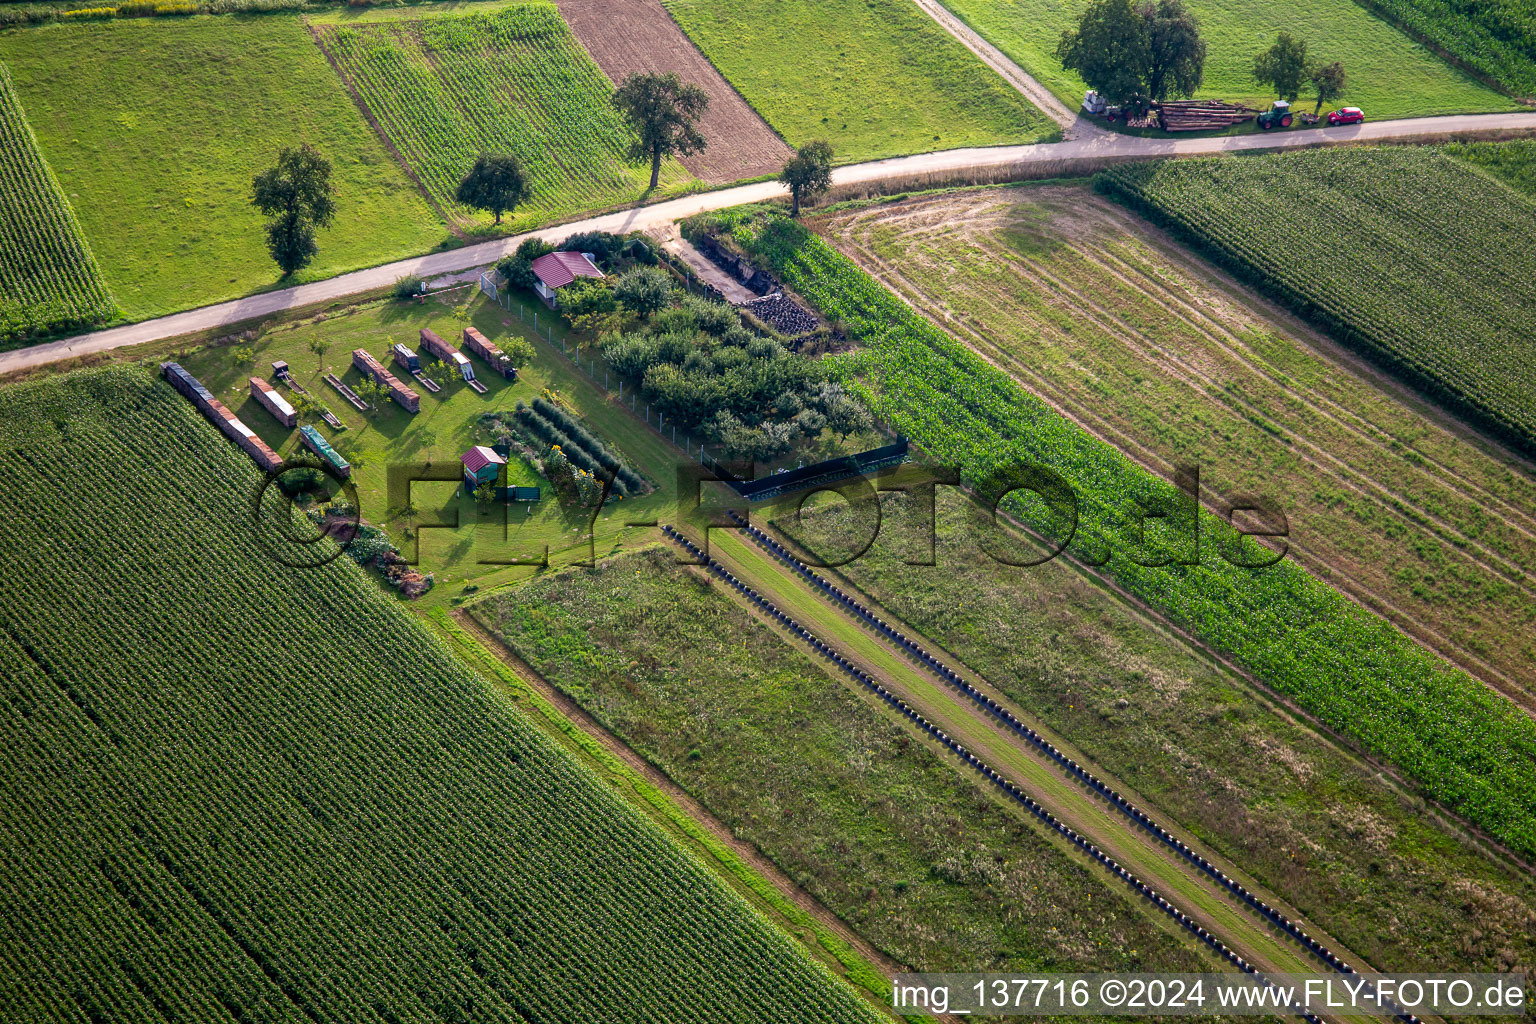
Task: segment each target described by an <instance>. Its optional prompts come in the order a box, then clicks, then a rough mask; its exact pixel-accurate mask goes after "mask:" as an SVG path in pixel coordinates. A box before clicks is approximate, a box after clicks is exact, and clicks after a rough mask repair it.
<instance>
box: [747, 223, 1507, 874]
mask: <svg viewBox="0 0 1536 1024" xmlns="http://www.w3.org/2000/svg"><path fill="white" fill-rule="evenodd" d="M722 219H724V220H726V221H727V222H730V221H731V220H734V223H733V224H730V225H729V226H731V227H732V229H733V231H734V233H735V235H736V237H737V238H738V239H739V240H741V241H743V243H744V244H746V245H747V246H748V247H749V248H750V249H751V251H752V253H753V255H755V256H756V257H757V258H758V259H760V260H762V261H764V262H765V263H766V264H768V265H769V266H771V267H772V268H773V269H774V270H775V271H776V272H778V273H779V274H780V275H782V276H783V278H784V280H785V282H786V283H787V284H789V285H790V286H791V287H793V288H794V289H795V290H796V291H797V292H798V293H799V294H800V295H801V296H802V297H804V298H806V299H808V300H809V301H811V302H812V303H814V304H815V305H816V306H817V307H818V308H819V309H820V311H821V312H822V314H823V315H824V316H826V317H828V318H834V319H841V320H842V321H843V322H844V323H845V324H846V325H847V326H848V329H849V330H850V332H851V333H852V335H853V336H854V337H855V338H857V339H858V340H859V342H860V343H861V349H860V350H859V351H857V352H855V353H853V354H851V355H850V356H849V357H847V358H845V359H844V360H843V361H842V363H841V365H842V368H843V370H844V372H845V374H846V375H847V376H848V378H849V383H850V385H851V386H852V387H853V388H854V390H856V391H857V392H858V393H859V394H860V396H861V397H862V398H863V399H864V400H865V401H866V402H867V403H868V405H869V406H870V408H871V409H872V410H874V411H875V412H876V413H877V414H878V415H879V416H881V417H882V418H883V419H884V420H885V421H886V422H887V423H889V424H890V425H891V426H892V427H894V428H895V429H896V430H898V431H899V432H901V433H903V434H905V435H907V436H908V437H910V438H911V439H912V440H913V441H914V442H915V443H916V444H919V445H921V446H922V447H923V448H924V449H926V450H927V452H928V453H929V454H930V455H931V456H932V457H933V458H934V459H936V460H937V461H939V462H941V463H943V464H947V465H954V466H959V467H960V468H961V471H962V478H963V480H964V481H965V482H967V483H970V484H975V483H977V482H978V481H981V480H983V479H985V478H986V477H988V476H989V475H990V474H992V473H994V472H996V471H999V470H1001V469H1003V468H1005V467H1007V466H1009V465H1012V464H1015V463H1016V462H1019V461H1023V462H1027V463H1032V464H1036V465H1041V466H1045V467H1048V468H1049V469H1051V470H1054V471H1055V472H1057V473H1059V474H1060V475H1061V476H1062V477H1064V478H1065V479H1066V481H1067V482H1068V483H1069V484H1070V485H1071V487H1072V488H1073V490H1074V492H1075V494H1076V499H1077V503H1078V527H1077V531H1076V535H1075V539H1074V540H1073V541H1072V544H1071V546H1070V548H1069V549H1068V550H1069V554H1071V555H1073V556H1075V557H1079V558H1082V559H1085V560H1087V561H1089V562H1093V563H1097V562H1099V561H1100V560H1102V559H1105V558H1107V559H1108V561H1107V564H1106V565H1105V569H1104V571H1106V572H1107V573H1109V574H1110V575H1111V576H1112V577H1113V579H1115V580H1116V581H1117V582H1118V583H1119V584H1120V585H1121V586H1122V587H1124V588H1125V589H1126V590H1128V591H1129V592H1131V593H1132V594H1134V595H1136V596H1137V597H1139V598H1141V599H1142V600H1144V601H1146V602H1147V603H1148V604H1149V605H1151V606H1152V607H1154V608H1156V609H1158V610H1159V611H1161V612H1162V613H1164V614H1165V615H1167V616H1168V617H1169V618H1170V619H1171V620H1172V621H1174V622H1176V623H1177V624H1179V625H1180V626H1182V627H1184V628H1185V629H1187V630H1189V631H1190V632H1191V633H1192V634H1194V635H1195V636H1197V637H1199V638H1200V639H1201V640H1203V641H1204V642H1206V643H1208V644H1210V645H1211V646H1212V647H1214V648H1215V649H1217V650H1219V651H1223V652H1225V653H1227V654H1228V655H1230V656H1231V657H1232V658H1233V659H1234V660H1236V661H1237V662H1238V663H1240V664H1242V665H1243V666H1244V667H1245V668H1247V669H1248V670H1249V671H1250V672H1252V673H1253V674H1254V675H1255V676H1256V677H1257V678H1259V679H1261V680H1263V681H1264V682H1265V683H1267V684H1268V685H1270V686H1271V687H1273V688H1275V689H1276V690H1278V691H1280V692H1282V693H1284V694H1286V695H1287V696H1289V697H1290V698H1291V699H1293V700H1295V701H1297V702H1298V703H1299V704H1301V705H1302V706H1303V707H1305V708H1306V709H1307V710H1308V711H1310V712H1311V713H1313V714H1314V715H1316V716H1317V717H1318V718H1319V719H1320V720H1321V721H1322V722H1324V723H1325V724H1326V725H1328V726H1329V727H1330V728H1332V729H1334V730H1336V731H1337V732H1338V733H1340V734H1343V735H1346V736H1349V737H1352V738H1354V739H1355V740H1356V741H1357V742H1359V743H1360V744H1361V745H1362V746H1363V747H1364V748H1365V749H1367V750H1368V751H1370V752H1372V753H1373V754H1376V755H1378V756H1381V757H1383V758H1385V759H1387V760H1390V761H1392V762H1395V763H1396V764H1397V765H1398V766H1399V767H1400V768H1401V769H1402V770H1403V771H1404V772H1405V773H1406V774H1407V775H1408V776H1410V777H1411V778H1413V779H1415V780H1416V781H1417V782H1418V783H1419V784H1420V785H1421V786H1422V787H1423V789H1424V791H1425V792H1426V793H1428V794H1429V795H1431V796H1433V797H1434V798H1435V799H1437V800H1440V801H1442V802H1443V803H1444V804H1446V805H1447V806H1449V807H1451V808H1452V809H1454V810H1455V811H1457V812H1458V813H1460V814H1462V815H1464V816H1466V817H1467V818H1469V819H1470V820H1472V821H1473V822H1475V823H1476V824H1478V825H1479V826H1481V827H1482V828H1484V829H1485V830H1487V831H1488V832H1489V833H1491V834H1492V835H1494V836H1497V837H1498V838H1499V839H1501V840H1502V841H1504V842H1505V843H1507V844H1508V845H1509V846H1511V847H1512V848H1513V849H1515V850H1517V851H1520V852H1522V853H1524V854H1526V855H1531V854H1533V853H1536V723H1533V722H1532V721H1531V720H1530V719H1528V718H1526V717H1525V716H1523V715H1521V714H1519V713H1518V712H1517V711H1516V710H1515V709H1514V708H1512V707H1511V706H1509V705H1508V704H1507V703H1505V702H1504V701H1503V700H1501V699H1500V698H1498V697H1496V696H1494V695H1493V694H1491V693H1489V692H1488V691H1487V690H1486V689H1485V688H1484V687H1482V686H1481V685H1480V684H1478V683H1477V682H1476V681H1475V680H1473V679H1472V678H1470V677H1469V676H1467V675H1466V674H1465V673H1463V672H1460V671H1458V670H1455V669H1453V668H1451V667H1450V666H1448V665H1446V664H1444V663H1443V662H1441V661H1439V660H1438V659H1436V658H1434V657H1433V656H1431V655H1430V654H1429V653H1428V652H1426V651H1425V650H1423V649H1422V648H1420V647H1419V646H1417V645H1416V644H1414V643H1413V642H1412V641H1411V640H1410V639H1408V638H1407V637H1405V636H1404V635H1403V634H1401V633H1400V632H1398V631H1397V630H1396V629H1394V628H1393V627H1392V626H1391V625H1390V624H1388V623H1387V622H1385V621H1383V620H1382V619H1380V618H1378V617H1377V616H1375V615H1372V614H1370V613H1369V612H1366V611H1365V610H1363V609H1361V608H1360V607H1358V606H1357V605H1355V604H1353V603H1351V602H1350V601H1349V600H1347V599H1346V598H1344V597H1343V596H1342V595H1341V594H1339V593H1338V592H1336V591H1334V590H1333V589H1331V588H1330V587H1328V586H1326V585H1325V584H1323V583H1321V582H1319V581H1318V580H1316V579H1314V578H1312V577H1311V576H1309V575H1308V574H1307V573H1306V572H1305V571H1304V570H1302V569H1301V568H1299V567H1298V566H1297V565H1296V564H1295V563H1294V562H1292V561H1290V560H1282V561H1280V562H1279V563H1278V564H1275V565H1273V566H1270V567H1269V568H1265V569H1261V570H1258V569H1245V568H1241V567H1239V566H1237V565H1234V564H1232V563H1230V562H1228V561H1227V560H1225V559H1223V558H1220V557H1216V553H1215V552H1214V551H1213V550H1212V548H1213V547H1215V543H1216V540H1215V539H1216V538H1222V537H1225V536H1227V534H1228V531H1227V530H1226V527H1225V525H1224V524H1223V523H1221V521H1219V520H1217V519H1216V518H1215V517H1213V516H1210V515H1207V514H1205V513H1201V520H1200V536H1201V537H1202V538H1203V539H1205V544H1204V546H1203V548H1202V550H1201V558H1200V560H1199V562H1198V563H1197V564H1193V565H1182V564H1172V565H1168V566H1161V567H1151V566H1147V565H1143V564H1141V563H1140V562H1139V561H1137V560H1136V559H1135V558H1134V557H1133V556H1134V553H1135V552H1137V551H1138V550H1140V548H1141V542H1140V533H1141V530H1140V523H1139V521H1138V518H1137V516H1136V515H1135V508H1136V506H1137V504H1138V503H1139V504H1142V505H1145V506H1146V507H1156V506H1157V505H1159V504H1164V505H1166V503H1168V502H1169V501H1172V500H1174V496H1173V489H1172V487H1171V485H1170V484H1169V483H1168V482H1167V481H1163V480H1160V479H1158V478H1156V477H1154V476H1152V475H1151V474H1150V473H1148V472H1147V471H1146V470H1144V469H1142V468H1141V467H1139V466H1137V465H1136V464H1135V463H1134V462H1132V461H1131V460H1130V459H1129V458H1127V457H1126V456H1125V455H1123V454H1122V453H1120V452H1119V451H1117V450H1115V449H1114V448H1113V447H1111V446H1109V445H1107V444H1104V443H1103V442H1101V441H1099V440H1097V439H1095V438H1094V437H1092V436H1091V435H1089V434H1087V433H1086V432H1084V431H1083V430H1082V429H1080V428H1079V427H1077V426H1075V425H1074V424H1072V423H1071V422H1070V421H1068V420H1066V419H1065V418H1063V417H1062V416H1060V415H1058V414H1056V413H1055V412H1053V411H1052V410H1051V409H1050V408H1049V407H1047V406H1046V405H1045V404H1044V403H1042V402H1041V401H1039V400H1038V399H1037V398H1035V397H1034V396H1032V395H1030V394H1029V393H1028V392H1026V391H1025V390H1024V389H1022V388H1021V387H1020V386H1019V385H1018V384H1017V383H1015V382H1014V381H1013V380H1011V379H1010V378H1009V377H1008V376H1007V375H1006V374H1005V373H1003V372H1002V371H1000V370H998V369H996V368H995V367H992V366H990V365H989V364H987V363H986V362H985V361H984V360H982V359H980V358H979V357H978V356H976V355H975V354H974V353H972V352H970V351H969V350H968V349H966V348H965V347H964V346H963V345H961V344H959V343H957V342H956V341H955V340H954V339H952V338H950V337H949V336H948V335H947V334H945V333H944V332H943V331H942V330H940V329H939V328H938V327H936V326H934V325H933V324H932V323H930V322H929V321H927V320H925V319H924V318H922V317H921V316H919V315H918V314H916V313H914V312H913V311H912V310H911V309H910V308H908V307H907V306H906V305H904V304H903V303H902V302H901V301H900V300H898V299H897V298H896V297H895V296H893V295H892V294H890V293H889V292H888V291H886V290H885V289H884V288H883V287H881V286H880V285H879V284H878V283H876V282H875V281H874V280H872V279H871V278H870V277H868V276H867V275H866V274H864V273H863V272H862V271H860V270H859V269H858V268H857V267H856V266H855V265H854V264H853V263H852V262H851V261H850V260H848V259H847V258H846V257H844V256H843V255H841V254H840V253H838V252H837V251H836V250H834V249H832V248H831V247H830V246H828V245H827V244H826V243H825V242H824V241H822V240H821V239H819V238H817V237H816V236H815V235H813V234H811V233H810V232H808V231H806V230H805V229H804V228H802V227H800V226H799V225H796V224H794V223H793V222H790V221H787V220H785V219H783V218H779V217H776V216H772V215H761V214H758V213H755V212H753V211H751V210H750V209H749V210H747V211H743V212H738V213H736V214H732V215H727V216H726V217H725V218H722ZM1005 507H1006V508H1008V510H1009V511H1011V512H1012V513H1013V514H1015V515H1017V516H1019V517H1021V518H1023V519H1025V520H1026V521H1029V522H1031V523H1034V524H1037V525H1039V526H1040V527H1041V528H1042V529H1047V530H1049V529H1051V524H1050V523H1049V522H1047V521H1046V519H1045V518H1043V517H1041V516H1039V515H1036V510H1035V509H1034V508H1031V507H1028V506H1026V505H1025V504H1024V503H1023V502H1019V501H1014V500H1013V499H1009V501H1008V503H1007V504H1006V505H1005ZM1047 515H1048V513H1047ZM1143 560H1144V561H1145V560H1146V559H1143Z"/></svg>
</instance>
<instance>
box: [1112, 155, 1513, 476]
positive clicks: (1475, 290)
mask: <svg viewBox="0 0 1536 1024" xmlns="http://www.w3.org/2000/svg"><path fill="white" fill-rule="evenodd" d="M1094 184H1095V186H1096V187H1097V188H1098V189H1099V190H1100V191H1101V192H1104V193H1106V194H1108V195H1110V196H1112V197H1113V198H1115V199H1118V200H1120V201H1121V202H1123V203H1125V204H1127V205H1128V206H1131V207H1132V208H1134V209H1136V210H1138V211H1139V212H1141V213H1143V214H1145V215H1146V216H1148V217H1150V218H1151V219H1153V220H1154V221H1157V222H1158V223H1161V224H1163V225H1165V226H1167V227H1170V228H1172V229H1173V230H1175V231H1176V232H1177V233H1179V234H1180V235H1181V236H1183V237H1185V238H1187V239H1189V240H1191V241H1193V242H1194V243H1195V244H1196V245H1197V246H1198V247H1199V248H1201V249H1202V250H1203V251H1204V252H1205V253H1207V254H1208V255H1209V256H1210V257H1211V258H1212V259H1214V260H1215V261H1217V262H1218V263H1220V264H1222V265H1223V266H1225V267H1227V268H1228V269H1230V270H1232V271H1233V272H1234V273H1236V274H1237V275H1238V276H1240V277H1242V278H1244V279H1246V280H1248V281H1250V282H1252V283H1253V284H1254V285H1255V286H1257V287H1259V288H1261V289H1263V290H1264V291H1266V292H1267V293H1269V294H1271V295H1273V296H1276V297H1277V298H1279V299H1281V300H1282V301H1284V302H1285V303H1286V304H1288V305H1289V306H1291V307H1292V308H1293V309H1295V310H1296V311H1297V312H1298V313H1300V314H1301V315H1302V316H1305V317H1307V318H1308V319H1310V320H1312V321H1314V322H1315V323H1317V324H1318V325H1319V326H1321V327H1322V328H1323V329H1324V330H1326V331H1328V332H1329V333H1331V334H1333V335H1334V336H1335V337H1337V338H1338V339H1339V340H1340V341H1342V342H1344V343H1345V344H1347V345H1350V346H1351V347H1353V348H1355V349H1357V350H1359V351H1360V352H1361V353H1362V354H1364V355H1365V356H1367V357H1368V358H1370V359H1372V360H1373V361H1375V362H1376V363H1378V364H1380V365H1381V366H1383V367H1385V368H1387V369H1389V370H1391V371H1392V372H1394V373H1396V374H1398V375H1399V376H1401V377H1403V378H1405V379H1406V380H1408V381H1409V382H1410V383H1411V384H1413V385H1415V386H1416V387H1418V388H1420V389H1421V390H1423V391H1425V392H1427V393H1429V394H1430V395H1432V396H1434V397H1435V398H1437V399H1439V400H1440V401H1442V402H1445V403H1446V404H1448V405H1450V406H1452V407H1453V408H1454V409H1456V410H1457V411H1459V412H1461V413H1462V414H1463V415H1466V416H1467V417H1469V418H1471V419H1473V420H1475V421H1476V422H1477V423H1479V424H1480V425H1482V426H1484V427H1485V428H1487V429H1488V430H1490V431H1491V432H1493V433H1496V434H1497V435H1499V436H1500V437H1502V438H1504V439H1505V440H1508V441H1509V442H1510V443H1512V444H1514V445H1516V446H1517V447H1520V448H1523V449H1525V450H1527V451H1530V452H1536V247H1533V246H1532V245H1531V225H1532V223H1536V203H1533V202H1531V200H1529V199H1527V198H1526V197H1524V196H1522V195H1521V194H1519V193H1518V192H1516V191H1515V190H1514V189H1511V188H1508V187H1505V186H1504V185H1503V184H1501V183H1500V182H1498V181H1496V180H1494V179H1493V178H1492V177H1489V176H1488V175H1484V174H1479V173H1477V172H1476V171H1475V170H1473V169H1472V168H1471V167H1469V166H1467V165H1466V164H1464V163H1462V162H1461V161H1459V160H1455V159H1452V158H1451V157H1449V156H1447V155H1445V154H1443V153H1440V152H1437V151H1436V150H1434V149H1428V148H1423V147H1409V146H1395V147H1389V148H1379V149H1351V150H1340V151H1333V150H1329V151H1322V150H1311V151H1308V152H1304V153H1276V154H1265V155H1262V156H1252V157H1242V158H1231V157H1218V158H1215V159H1207V160H1190V161H1184V160H1167V161H1159V162H1157V163H1140V164H1129V165H1125V166H1122V167H1117V168H1113V169H1111V170H1108V171H1104V172H1102V173H1100V174H1099V175H1098V176H1096V177H1095V179H1094Z"/></svg>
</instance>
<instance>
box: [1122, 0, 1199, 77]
mask: <svg viewBox="0 0 1536 1024" xmlns="http://www.w3.org/2000/svg"><path fill="white" fill-rule="evenodd" d="M1136 13H1137V14H1138V15H1139V16H1140V18H1141V20H1142V23H1143V24H1144V25H1145V26H1146V31H1147V64H1146V83H1147V96H1148V97H1150V98H1152V99H1154V100H1157V101H1158V102H1162V101H1163V100H1165V99H1167V98H1168V95H1169V94H1170V93H1173V94H1175V95H1178V96H1191V95H1193V94H1194V91H1195V90H1196V89H1198V88H1200V82H1201V80H1202V79H1203V78H1204V77H1205V40H1203V39H1201V38H1200V24H1199V22H1197V21H1196V20H1195V16H1194V15H1193V14H1191V13H1190V12H1189V11H1187V10H1185V9H1184V4H1183V3H1182V0H1160V2H1159V3H1158V4H1157V5H1156V6H1154V5H1152V4H1150V3H1146V4H1143V5H1141V6H1140V7H1138V8H1137V9H1136Z"/></svg>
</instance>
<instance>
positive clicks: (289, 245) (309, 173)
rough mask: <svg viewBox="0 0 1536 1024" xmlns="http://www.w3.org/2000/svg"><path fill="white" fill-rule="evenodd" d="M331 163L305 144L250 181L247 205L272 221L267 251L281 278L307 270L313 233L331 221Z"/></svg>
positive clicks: (312, 250) (281, 155)
mask: <svg viewBox="0 0 1536 1024" xmlns="http://www.w3.org/2000/svg"><path fill="white" fill-rule="evenodd" d="M333 191H334V187H333V186H332V184H331V163H330V161H329V160H327V159H325V158H324V157H322V156H321V155H320V154H319V152H317V151H316V150H315V148H314V147H313V146H311V145H310V144H309V143H307V142H306V143H304V144H303V145H302V146H300V147H299V148H298V149H284V150H283V151H282V152H280V153H279V154H278V155H277V166H275V167H273V168H272V169H271V170H267V171H263V172H262V173H261V174H258V175H256V177H255V178H253V179H252V180H251V205H253V206H255V207H256V208H257V209H258V210H260V211H261V212H262V213H264V214H266V215H267V216H268V217H271V218H272V221H271V223H269V224H268V225H267V250H268V251H269V252H271V253H272V258H273V259H274V260H275V261H277V265H278V267H279V269H281V270H282V272H283V276H284V277H287V276H288V275H290V274H292V273H293V272H294V271H296V270H301V269H303V268H304V267H307V266H309V263H310V261H311V260H313V259H314V258H315V253H316V252H317V251H319V246H317V245H316V244H315V229H316V228H323V227H325V226H326V225H328V224H330V223H331V221H332V220H333V219H334V218H335V216H336V201H335V199H334V198H332V193H333Z"/></svg>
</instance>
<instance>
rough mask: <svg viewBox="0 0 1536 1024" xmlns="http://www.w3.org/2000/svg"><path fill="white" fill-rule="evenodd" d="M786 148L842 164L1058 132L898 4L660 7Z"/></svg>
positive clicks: (669, 0)
mask: <svg viewBox="0 0 1536 1024" xmlns="http://www.w3.org/2000/svg"><path fill="white" fill-rule="evenodd" d="M664 6H665V7H666V8H667V10H668V11H670V12H671V14H672V16H673V17H674V18H676V19H677V22H678V24H680V25H681V26H682V27H683V31H685V32H687V33H688V35H689V37H690V38H691V39H692V40H693V41H694V42H695V43H697V44H698V46H699V49H701V50H703V51H704V55H705V56H706V57H708V58H709V59H710V62H711V63H713V64H714V65H715V67H716V68H718V69H719V70H720V73H721V74H723V75H724V76H725V77H726V79H727V80H729V81H730V83H731V84H732V85H734V86H735V87H736V88H737V90H739V91H740V92H741V94H742V96H744V97H746V100H747V102H748V103H750V104H752V106H753V107H754V108H755V109H756V110H757V112H758V113H759V114H761V115H762V116H763V119H764V120H766V121H767V122H768V123H769V124H770V125H771V126H773V128H774V130H776V131H777V132H778V133H779V134H780V135H782V136H783V137H784V139H785V141H787V142H788V143H789V144H790V145H792V146H801V145H804V144H805V143H807V142H809V141H811V140H812V139H826V140H827V141H829V142H831V144H832V148H833V150H834V152H835V154H836V158H837V160H838V161H840V162H844V163H852V162H856V161H860V160H875V159H879V158H881V157H888V156H897V155H900V154H903V153H923V152H928V151H930V150H938V149H958V148H960V147H964V146H993V145H1000V144H1004V143H1020V142H1038V141H1045V140H1047V139H1049V138H1052V137H1055V136H1056V134H1057V133H1058V131H1059V129H1058V128H1057V126H1056V124H1055V123H1054V122H1052V121H1051V120H1050V119H1049V118H1047V117H1046V116H1045V115H1044V114H1042V113H1041V112H1040V111H1039V110H1036V109H1035V107H1034V106H1033V105H1032V104H1030V103H1029V102H1028V101H1027V100H1025V99H1024V98H1023V97H1022V96H1020V95H1019V94H1018V92H1017V91H1016V90H1014V89H1013V87H1012V86H1010V85H1008V83H1007V82H1005V81H1004V80H1003V78H1002V76H1000V75H998V74H997V73H996V72H994V71H993V70H992V69H991V68H989V67H987V66H986V65H985V64H983V63H982V62H981V61H980V59H978V58H977V57H976V56H975V55H974V54H972V53H971V52H970V51H969V50H967V49H966V48H965V47H964V46H963V45H961V44H960V43H959V42H958V41H956V40H955V39H954V38H953V37H951V36H950V35H949V34H948V33H947V32H945V31H944V30H943V29H942V28H940V27H939V26H937V25H936V24H934V23H933V21H932V19H930V18H929V17H928V16H927V15H926V14H924V13H923V12H922V11H921V10H920V9H918V8H916V7H914V6H913V5H912V4H911V3H908V2H906V0H835V2H831V3H815V2H809V0H748V2H740V0H664Z"/></svg>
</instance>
